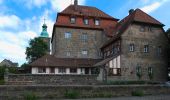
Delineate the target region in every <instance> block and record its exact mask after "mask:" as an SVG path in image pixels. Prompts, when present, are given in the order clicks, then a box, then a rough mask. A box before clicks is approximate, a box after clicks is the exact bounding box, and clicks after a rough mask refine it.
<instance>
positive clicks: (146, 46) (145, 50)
mask: <svg viewBox="0 0 170 100" xmlns="http://www.w3.org/2000/svg"><path fill="white" fill-rule="evenodd" d="M148 52H149V45H144V53H148Z"/></svg>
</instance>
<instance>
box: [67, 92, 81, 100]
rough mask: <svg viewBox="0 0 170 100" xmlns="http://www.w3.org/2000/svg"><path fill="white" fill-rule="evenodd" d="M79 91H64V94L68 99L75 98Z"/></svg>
mask: <svg viewBox="0 0 170 100" xmlns="http://www.w3.org/2000/svg"><path fill="white" fill-rule="evenodd" d="M79 95H80V94H79V93H78V92H77V91H68V90H67V91H66V92H65V94H64V96H65V97H66V98H68V99H77V98H78V97H79Z"/></svg>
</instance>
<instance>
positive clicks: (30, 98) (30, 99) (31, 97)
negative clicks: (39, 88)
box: [24, 92, 38, 100]
mask: <svg viewBox="0 0 170 100" xmlns="http://www.w3.org/2000/svg"><path fill="white" fill-rule="evenodd" d="M24 100H38V97H37V96H36V95H35V94H34V93H32V92H31V93H26V94H24Z"/></svg>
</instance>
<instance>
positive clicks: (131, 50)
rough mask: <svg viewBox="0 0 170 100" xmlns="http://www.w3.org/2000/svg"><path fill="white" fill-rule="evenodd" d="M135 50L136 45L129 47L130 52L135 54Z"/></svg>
mask: <svg viewBox="0 0 170 100" xmlns="http://www.w3.org/2000/svg"><path fill="white" fill-rule="evenodd" d="M134 49H135V46H134V44H130V45H129V51H130V52H134Z"/></svg>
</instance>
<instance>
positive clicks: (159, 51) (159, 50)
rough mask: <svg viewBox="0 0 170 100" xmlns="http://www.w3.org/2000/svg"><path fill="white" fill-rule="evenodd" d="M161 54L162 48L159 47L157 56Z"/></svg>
mask: <svg viewBox="0 0 170 100" xmlns="http://www.w3.org/2000/svg"><path fill="white" fill-rule="evenodd" d="M161 53H162V47H161V46H159V47H158V48H157V54H158V56H159V55H160V54H161Z"/></svg>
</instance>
